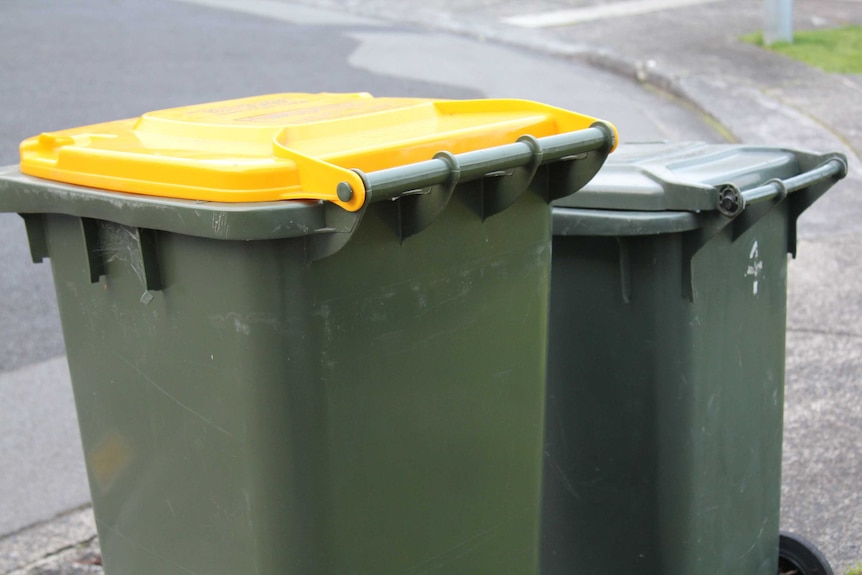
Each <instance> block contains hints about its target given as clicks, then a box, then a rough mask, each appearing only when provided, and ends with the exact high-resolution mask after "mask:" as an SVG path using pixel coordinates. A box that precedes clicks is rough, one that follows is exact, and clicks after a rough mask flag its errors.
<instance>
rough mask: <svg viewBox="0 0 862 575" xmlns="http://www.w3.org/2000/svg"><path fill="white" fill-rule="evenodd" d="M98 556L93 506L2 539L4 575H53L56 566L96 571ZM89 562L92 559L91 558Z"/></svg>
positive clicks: (0, 565)
mask: <svg viewBox="0 0 862 575" xmlns="http://www.w3.org/2000/svg"><path fill="white" fill-rule="evenodd" d="M97 556H98V540H97V538H96V522H95V519H94V518H93V510H92V508H91V507H90V506H89V505H86V506H83V507H80V508H78V509H73V510H72V511H69V512H67V513H64V514H62V515H60V516H58V517H54V518H53V519H50V520H48V521H44V522H42V523H37V524H35V525H31V526H29V527H25V528H24V529H21V530H20V531H17V532H15V533H11V534H9V535H5V536H4V537H3V538H0V573H2V574H3V575H25V574H31V573H34V572H35V573H42V572H46V573H48V572H50V571H51V569H52V568H53V567H54V566H58V565H64V566H68V568H65V567H64V569H65V571H68V570H69V569H71V568H73V567H75V568H78V567H80V569H79V570H81V569H86V570H85V571H83V572H93V571H92V569H91V567H92V566H93V563H94V561H96V557H97ZM91 557H92V559H91V560H89V561H88V558H91Z"/></svg>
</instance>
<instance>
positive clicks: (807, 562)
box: [778, 531, 834, 575]
mask: <svg viewBox="0 0 862 575" xmlns="http://www.w3.org/2000/svg"><path fill="white" fill-rule="evenodd" d="M778 575H834V574H833V572H832V567H831V566H830V565H829V562H828V561H827V560H826V557H824V556H823V553H821V552H820V550H819V549H818V548H817V547H816V546H815V545H814V544H813V543H812V542H811V541H809V540H807V539H806V538H804V537H802V536H801V535H796V534H795V533H788V532H786V531H782V532H781V535H780V536H779V538H778Z"/></svg>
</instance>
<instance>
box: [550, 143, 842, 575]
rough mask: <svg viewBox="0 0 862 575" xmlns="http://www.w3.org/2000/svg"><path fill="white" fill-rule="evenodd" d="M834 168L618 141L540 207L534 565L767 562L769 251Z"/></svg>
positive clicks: (774, 506)
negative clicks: (549, 246)
mask: <svg viewBox="0 0 862 575" xmlns="http://www.w3.org/2000/svg"><path fill="white" fill-rule="evenodd" d="M846 169H847V167H846V161H845V159H844V158H843V157H842V156H841V155H840V154H826V155H817V154H812V153H806V152H801V151H794V150H786V149H779V148H768V147H751V146H739V145H706V144H700V143H643V144H631V145H623V146H621V147H620V149H619V150H617V152H616V153H615V154H614V156H613V157H612V158H611V159H610V160H608V162H607V163H606V164H605V166H604V167H603V168H602V170H601V171H600V172H599V174H598V175H597V176H596V177H595V178H594V179H593V180H592V181H591V182H590V183H589V184H588V185H587V186H586V187H585V188H584V189H582V190H581V191H579V192H578V193H577V194H574V195H573V196H570V197H567V198H563V199H560V200H557V201H556V202H555V203H554V207H553V220H554V222H553V226H554V239H553V258H552V259H553V274H552V279H551V286H552V287H551V320H550V341H549V363H548V389H547V393H548V395H547V408H546V425H547V429H546V443H545V451H546V466H545V477H544V503H543V535H542V538H543V543H542V565H543V569H542V573H543V575H562V574H564V573H565V574H570V573H584V574H587V573H638V574H641V575H712V574H714V575H727V574H729V573H734V574H739V575H775V574H776V573H777V572H778V558H779V498H780V483H781V448H782V414H783V400H784V364H785V325H786V289H787V254H788V252H790V253H795V250H796V219H797V217H798V216H799V215H800V214H801V213H802V212H803V211H804V210H805V209H806V208H807V207H808V206H810V205H811V204H812V203H813V202H814V201H815V200H817V199H818V198H819V197H820V196H821V194H823V193H824V192H826V190H828V189H829V188H830V187H831V186H832V185H833V183H834V182H835V181H837V180H838V179H840V178H841V177H843V176H844V175H845V173H846ZM788 541H789V540H788ZM799 575H805V573H804V572H802V571H800V572H799Z"/></svg>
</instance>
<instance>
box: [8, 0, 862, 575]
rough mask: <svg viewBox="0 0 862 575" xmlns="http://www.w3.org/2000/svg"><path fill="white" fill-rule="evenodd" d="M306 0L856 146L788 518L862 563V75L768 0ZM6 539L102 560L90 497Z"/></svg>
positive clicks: (814, 253)
mask: <svg viewBox="0 0 862 575" xmlns="http://www.w3.org/2000/svg"><path fill="white" fill-rule="evenodd" d="M250 1H263V0H250ZM265 1H275V0H265ZM293 1H295V2H296V1H298V2H301V3H304V4H308V5H313V6H316V7H321V8H333V9H337V10H339V11H343V12H348V13H354V14H357V15H362V16H369V17H373V18H377V19H382V20H391V21H396V22H399V23H406V24H412V25H416V26H419V27H422V28H425V29H428V30H433V31H437V32H447V33H453V34H458V35H464V36H469V37H472V38H476V39H479V40H484V41H489V42H499V43H503V44H509V45H512V46H517V47H523V48H528V49H531V50H535V51H538V52H542V53H545V54H548V55H551V56H555V57H561V58H571V59H575V60H578V61H585V62H588V63H590V64H593V65H595V66H597V67H599V68H602V69H605V70H611V71H613V72H616V73H618V74H620V75H623V76H627V77H630V78H631V79H632V80H633V82H638V83H640V84H641V85H643V86H644V87H646V88H648V89H655V90H659V91H662V92H664V93H667V94H668V95H669V96H670V97H673V98H677V99H678V100H679V102H680V105H685V106H691V107H694V108H695V109H697V110H698V111H700V112H701V113H702V114H703V115H704V117H705V118H707V119H708V120H709V121H710V122H712V123H713V124H714V125H715V126H716V128H717V129H718V130H720V131H721V132H722V133H723V134H725V136H726V137H727V139H728V140H730V141H734V142H741V143H747V144H764V145H770V146H786V147H791V148H803V149H812V150H817V151H823V152H825V151H842V152H844V153H845V154H847V156H848V159H849V162H850V170H849V174H848V176H847V178H846V179H845V180H844V181H842V182H841V183H839V184H838V185H836V187H835V189H834V190H832V191H830V192H829V193H828V194H827V195H826V196H825V197H824V198H823V199H822V200H821V201H820V202H819V203H818V204H817V205H815V206H814V207H813V208H812V209H811V210H809V212H807V213H806V214H805V215H804V216H803V218H802V219H801V220H800V238H801V241H800V246H799V259H797V260H796V261H794V262H792V263H791V268H790V277H789V285H790V295H789V301H788V334H787V338H788V339H787V357H788V361H787V395H786V406H787V407H786V421H785V443H784V452H785V456H784V459H785V461H784V466H783V474H784V480H783V487H782V498H783V503H782V527H783V528H784V529H789V530H792V531H796V532H799V533H802V534H804V535H806V536H808V537H809V538H811V539H813V540H814V541H815V542H816V543H817V544H818V545H819V546H820V547H821V549H822V550H823V551H824V553H825V555H826V556H827V557H828V558H829V560H830V562H832V565H833V567H834V568H835V573H836V574H840V575H844V574H845V573H847V571H848V570H849V569H850V568H851V567H852V566H854V565H856V564H859V563H862V487H860V486H862V325H860V322H859V318H860V317H862V257H860V256H862V162H860V158H862V76H858V75H856V76H853V75H840V74H828V73H825V72H822V71H820V70H817V69H815V68H812V67H809V66H806V65H805V64H801V63H798V62H795V61H791V60H789V59H786V58H784V57H782V56H779V55H776V54H773V53H770V52H768V51H766V50H763V49H761V48H758V47H755V46H752V45H749V44H746V43H744V42H741V41H740V40H739V38H740V37H741V36H742V35H744V34H747V33H750V32H753V31H756V30H759V29H761V28H762V26H763V2H762V1H759V0H758V1H751V0H634V1H632V0H628V1H621V0H526V1H525V0H518V1H514V0H423V1H422V2H421V3H419V2H398V1H397V0H293ZM682 4H685V5H683V6H681V5H682ZM845 24H857V25H862V0H795V2H794V28H795V29H796V30H804V29H812V28H818V27H837V26H840V25H845ZM584 89H585V90H588V89H589V86H584ZM633 89H638V88H637V87H636V86H633ZM608 120H611V121H613V118H608ZM621 136H622V138H623V140H625V134H621ZM0 549H2V552H0V573H9V574H14V575H24V574H28V575H36V574H42V575H44V574H49V573H50V574H54V575H70V574H84V573H101V568H100V567H99V565H98V563H99V559H98V543H97V541H96V534H95V526H94V522H93V518H92V512H91V510H90V509H89V508H83V509H79V510H75V511H72V512H70V513H68V514H66V515H64V516H62V517H59V518H57V519H55V520H53V521H51V522H48V523H45V524H41V525H37V526H34V527H32V528H29V529H26V530H24V531H22V532H19V533H17V534H15V535H12V536H10V537H7V538H4V539H3V540H0Z"/></svg>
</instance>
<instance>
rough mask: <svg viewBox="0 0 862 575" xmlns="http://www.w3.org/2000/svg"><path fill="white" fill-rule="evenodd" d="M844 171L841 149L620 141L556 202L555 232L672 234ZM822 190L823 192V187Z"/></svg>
mask: <svg viewBox="0 0 862 575" xmlns="http://www.w3.org/2000/svg"><path fill="white" fill-rule="evenodd" d="M846 173H847V163H846V159H845V158H844V156H843V155H841V154H838V153H832V154H816V153H812V152H806V151H799V150H791V149H787V148H779V147H767V146H747V145H732V144H706V143H702V142H683V143H670V142H645V143H632V144H623V145H621V146H620V147H619V148H618V150H617V151H616V152H615V153H614V154H613V155H612V156H611V157H610V158H609V159H608V161H607V162H606V163H605V165H604V166H603V168H602V169H601V170H600V171H599V173H598V174H597V175H596V176H595V177H594V178H593V179H592V180H591V181H590V182H589V183H588V184H587V185H586V186H584V188H583V189H581V190H580V191H579V192H577V193H576V194H573V195H571V196H567V197H565V198H561V199H559V200H556V201H555V202H554V203H553V206H554V233H555V234H556V235H646V234H656V233H676V232H682V231H686V230H692V229H695V228H698V227H700V226H701V225H702V223H703V221H704V220H705V218H708V217H715V216H716V215H717V214H720V215H721V216H723V217H726V218H735V217H737V216H738V215H740V214H741V213H742V212H743V211H744V210H745V208H746V207H747V206H749V205H751V204H755V203H760V202H764V201H769V200H776V199H780V198H783V197H785V196H786V195H787V194H788V193H791V192H795V191H798V190H801V189H805V188H809V187H811V186H816V185H819V186H821V187H822V186H823V185H825V189H828V187H830V186H831V185H832V183H834V181H837V180H838V179H841V178H842V177H844V176H845V175H846ZM825 189H824V190H823V191H825Z"/></svg>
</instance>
